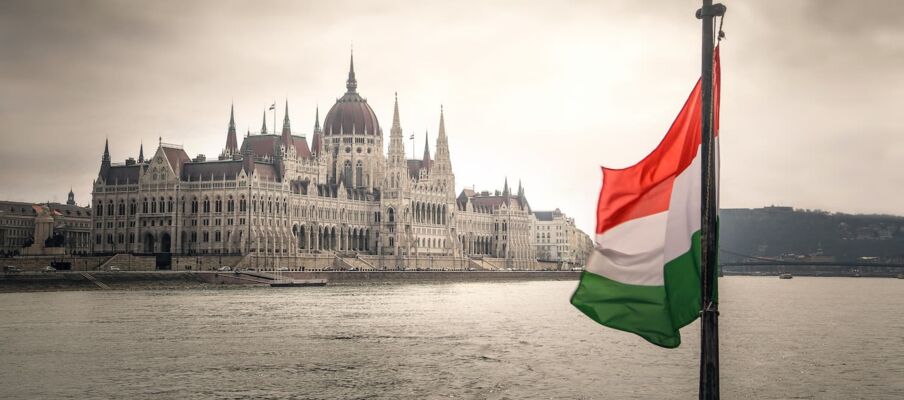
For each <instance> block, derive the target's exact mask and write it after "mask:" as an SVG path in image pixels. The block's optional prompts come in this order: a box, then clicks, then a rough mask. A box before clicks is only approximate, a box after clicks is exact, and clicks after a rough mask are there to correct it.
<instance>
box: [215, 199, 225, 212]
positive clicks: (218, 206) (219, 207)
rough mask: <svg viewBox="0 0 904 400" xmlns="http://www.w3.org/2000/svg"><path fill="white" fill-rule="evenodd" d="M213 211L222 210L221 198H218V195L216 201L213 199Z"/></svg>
mask: <svg viewBox="0 0 904 400" xmlns="http://www.w3.org/2000/svg"><path fill="white" fill-rule="evenodd" d="M214 211H215V212H223V200H221V199H220V196H217V199H216V201H214Z"/></svg>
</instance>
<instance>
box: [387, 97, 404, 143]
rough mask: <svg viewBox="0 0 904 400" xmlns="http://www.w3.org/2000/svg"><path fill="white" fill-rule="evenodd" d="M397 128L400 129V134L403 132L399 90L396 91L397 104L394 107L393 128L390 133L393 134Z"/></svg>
mask: <svg viewBox="0 0 904 400" xmlns="http://www.w3.org/2000/svg"><path fill="white" fill-rule="evenodd" d="M395 130H398V131H399V133H400V134H401V133H402V122H401V119H400V118H399V93H398V92H396V94H395V104H394V105H393V107H392V130H391V131H390V134H392V131H395Z"/></svg>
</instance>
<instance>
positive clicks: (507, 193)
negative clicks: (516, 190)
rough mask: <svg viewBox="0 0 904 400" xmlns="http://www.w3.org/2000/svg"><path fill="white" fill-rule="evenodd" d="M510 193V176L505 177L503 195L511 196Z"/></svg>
mask: <svg viewBox="0 0 904 400" xmlns="http://www.w3.org/2000/svg"><path fill="white" fill-rule="evenodd" d="M510 194H511V192H509V187H508V177H505V186H503V187H502V195H503V196H505V197H509V195H510Z"/></svg>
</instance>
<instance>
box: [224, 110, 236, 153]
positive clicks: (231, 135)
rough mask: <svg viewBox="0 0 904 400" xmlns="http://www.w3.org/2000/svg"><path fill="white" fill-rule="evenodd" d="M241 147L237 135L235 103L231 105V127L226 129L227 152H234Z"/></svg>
mask: <svg viewBox="0 0 904 400" xmlns="http://www.w3.org/2000/svg"><path fill="white" fill-rule="evenodd" d="M238 148H239V145H238V140H237V139H236V137H235V105H230V106H229V129H228V130H227V131H226V152H228V153H229V154H234V153H235V152H236V151H237V150H238Z"/></svg>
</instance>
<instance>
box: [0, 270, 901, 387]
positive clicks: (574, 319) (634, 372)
mask: <svg viewBox="0 0 904 400" xmlns="http://www.w3.org/2000/svg"><path fill="white" fill-rule="evenodd" d="M575 284H576V282H574V281H572V282H514V283H511V282H509V283H461V284H422V285H382V286H336V287H326V288H287V289H269V288H254V289H245V290H184V291H137V292H59V293H21V294H2V295H0V304H2V310H3V311H2V313H0V354H2V356H0V359H2V363H0V397H2V398H76V399H82V398H299V399H308V398H311V399H333V398H342V399H344V398H381V399H424V398H481V399H483V398H490V399H525V398H577V399H603V398H644V399H646V398H693V397H695V396H696V388H697V353H698V346H697V344H698V343H697V341H698V336H697V332H698V331H697V329H698V327H697V325H696V324H694V325H691V326H690V327H688V328H685V330H684V331H683V334H684V342H685V343H684V344H683V345H682V346H681V347H680V348H679V349H676V350H665V349H659V348H656V347H654V346H652V345H649V344H647V343H646V342H643V341H642V340H641V339H639V338H636V337H634V336H633V335H629V334H625V333H621V332H617V331H613V330H610V329H606V328H602V327H599V326H598V325H595V324H594V323H593V322H592V321H590V320H589V319H587V318H586V317H584V316H582V315H580V314H579V313H578V312H577V311H576V310H574V309H573V308H572V307H571V306H570V305H569V304H568V297H569V296H570V294H571V291H572V290H573V288H574V287H575ZM720 287H721V290H722V293H721V296H720V297H721V299H722V305H721V308H722V318H721V324H720V325H721V329H722V335H721V342H722V388H723V389H722V390H723V395H724V396H725V397H726V398H732V399H733V398H750V399H767V398H904V312H902V310H904V281H902V280H896V279H866V278H861V279H853V278H803V277H801V278H795V279H793V280H790V281H780V280H779V279H777V278H774V277H770V278H756V277H727V278H723V279H721V280H720Z"/></svg>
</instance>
